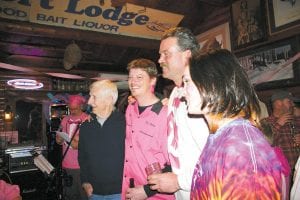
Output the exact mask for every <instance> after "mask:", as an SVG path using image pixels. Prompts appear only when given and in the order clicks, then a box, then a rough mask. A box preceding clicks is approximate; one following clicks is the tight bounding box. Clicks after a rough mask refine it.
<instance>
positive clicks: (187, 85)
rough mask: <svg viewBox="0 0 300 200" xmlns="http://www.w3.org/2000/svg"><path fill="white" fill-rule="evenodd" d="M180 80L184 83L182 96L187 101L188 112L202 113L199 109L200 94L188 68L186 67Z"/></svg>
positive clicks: (200, 103)
mask: <svg viewBox="0 0 300 200" xmlns="http://www.w3.org/2000/svg"><path fill="white" fill-rule="evenodd" d="M182 81H183V84H184V96H185V98H186V101H187V106H188V113H190V114H203V111H202V110H201V105H202V100H201V96H200V93H199V90H198V88H197V86H196V85H195V83H194V82H193V81H192V78H191V75H190V70H189V69H188V68H187V69H186V70H185V71H184V75H183V77H182Z"/></svg>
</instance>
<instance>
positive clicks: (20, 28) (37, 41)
mask: <svg viewBox="0 0 300 200" xmlns="http://www.w3.org/2000/svg"><path fill="white" fill-rule="evenodd" d="M126 2H128V3H132V4H136V5H140V6H145V7H150V8H154V9H158V10H163V11H168V12H172V13H176V14H182V15H184V18H183V20H182V21H181V22H180V24H179V26H184V27H188V28H190V29H191V30H192V31H193V32H194V33H195V34H198V33H199V30H200V29H201V27H199V25H200V24H202V23H203V22H204V21H205V20H206V17H207V16H209V15H210V14H211V13H213V12H216V11H218V10H219V9H222V8H225V7H228V6H229V5H230V4H231V2H232V1H231V0H185V1H178V0H143V1H142V0H126ZM0 3H1V1H0ZM72 42H75V43H76V44H77V45H78V46H79V47H80V49H81V51H82V59H81V61H80V62H79V64H78V65H77V66H76V67H74V68H72V69H71V70H69V71H67V70H65V69H64V67H63V57H64V52H65V49H66V47H67V45H69V44H71V43H72ZM158 48H159V41H158V40H152V39H143V38H135V37H127V36H120V35H115V34H105V33H99V32H94V31H84V30H75V29H70V28H61V27H54V26H46V25H39V24H33V23H29V22H21V21H13V20H8V19H4V18H0V62H2V63H7V64H12V65H16V66H22V67H29V68H32V69H35V70H37V71H41V72H42V71H50V72H65V73H71V74H80V75H82V74H85V72H87V71H94V70H96V71H98V72H109V73H112V72H113V73H124V72H125V73H126V65H127V63H128V62H130V61H131V60H133V59H135V58H140V57H143V58H149V59H152V60H154V61H157V59H158ZM36 51H38V52H39V55H38V56H37V55H36V53H35V52H36ZM0 72H1V73H7V72H9V73H13V71H10V70H4V69H1V68H0ZM93 75H95V74H93ZM93 75H91V74H90V75H88V74H85V76H86V77H88V76H93Z"/></svg>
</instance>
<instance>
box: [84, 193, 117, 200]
mask: <svg viewBox="0 0 300 200" xmlns="http://www.w3.org/2000/svg"><path fill="white" fill-rule="evenodd" d="M120 199H121V194H111V195H97V194H92V195H91V196H90V197H89V200H120Z"/></svg>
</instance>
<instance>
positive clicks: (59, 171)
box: [50, 124, 80, 200]
mask: <svg viewBox="0 0 300 200" xmlns="http://www.w3.org/2000/svg"><path fill="white" fill-rule="evenodd" d="M79 128H80V124H78V126H77V127H76V129H75V131H74V134H73V135H72V137H71V139H70V142H66V143H67V148H66V150H65V152H64V153H63V155H62V157H61V160H60V162H59V163H58V165H57V167H56V170H55V171H54V180H55V190H56V195H57V199H58V200H64V194H63V184H62V182H63V177H64V170H63V168H62V162H63V160H64V158H65V157H66V155H67V153H68V151H69V149H70V146H71V143H72V141H73V139H74V137H75V135H76V133H77V131H78V130H79ZM51 185H52V184H51V183H50V186H51Z"/></svg>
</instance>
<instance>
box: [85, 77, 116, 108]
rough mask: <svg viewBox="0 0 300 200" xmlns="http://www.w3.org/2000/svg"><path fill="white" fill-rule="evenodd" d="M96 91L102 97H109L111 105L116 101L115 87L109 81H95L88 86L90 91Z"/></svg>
mask: <svg viewBox="0 0 300 200" xmlns="http://www.w3.org/2000/svg"><path fill="white" fill-rule="evenodd" d="M92 89H97V90H98V92H99V94H100V95H102V96H107V97H108V96H111V97H112V98H113V105H114V104H115V103H116V102H117V100H118V88H117V85H116V84H115V83H113V82H111V81H110V80H100V81H95V82H93V83H92V84H91V85H90V90H92Z"/></svg>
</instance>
